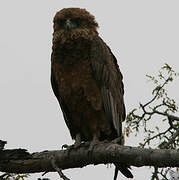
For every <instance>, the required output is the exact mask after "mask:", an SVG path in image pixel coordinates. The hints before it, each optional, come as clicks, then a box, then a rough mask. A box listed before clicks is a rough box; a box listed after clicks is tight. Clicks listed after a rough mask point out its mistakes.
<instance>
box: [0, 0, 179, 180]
mask: <svg viewBox="0 0 179 180" xmlns="http://www.w3.org/2000/svg"><path fill="white" fill-rule="evenodd" d="M64 7H81V8H86V9H87V10H88V11H89V12H91V14H93V15H94V16H95V17H96V20H97V22H98V24H99V34H100V36H101V37H102V38H103V40H104V41H105V42H106V43H107V44H108V45H109V46H110V48H111V50H112V52H113V53H114V55H115V56H116V58H117V59H118V63H119V66H120V69H121V71H122V73H123V76H124V85H125V104H126V109H127V112H129V111H130V110H131V109H132V108H133V107H136V106H137V105H138V103H139V101H140V102H141V101H142V100H143V99H145V100H147V99H148V97H150V96H151V95H150V92H151V89H150V84H149V83H147V79H146V77H145V75H146V74H153V73H156V72H157V71H158V70H159V69H160V67H161V66H163V64H164V63H165V62H166V63H168V64H170V65H171V66H173V67H174V68H175V70H176V71H178V72H179V50H178V47H179V25H178V24H179V10H178V9H179V1H178V0H150V1H149V0H148V1H147V0H135V1H134V0H128V1H124V0H111V1H100V0H99V1H96V0H58V1H57V0H52V1H50V0H46V1H42V0H39V1H36V0H31V1H25V0H16V1H10V0H6V1H5V0H4V1H3V0H2V1H1V3H0V22H1V23H0V109H1V113H0V119H1V126H0V139H2V140H6V141H8V144H7V146H6V148H25V149H28V150H29V151H30V152H37V151H43V150H56V149H60V148H61V145H63V144H72V143H73V141H72V140H71V137H70V134H69V131H68V129H67V127H66V125H65V123H64V120H63V117H62V113H61V110H60V108H59V105H58V102H57V100H56V98H55V96H54V94H53V92H52V89H51V85H50V55H51V46H52V32H53V28H52V27H53V17H54V15H55V13H56V12H57V11H58V10H60V9H62V8H64ZM178 84H179V80H177V81H175V83H174V84H173V85H172V87H171V88H170V94H172V95H173V97H175V98H176V101H177V102H179V94H178ZM126 145H130V146H138V141H137V138H136V137H131V138H129V139H128V140H127V143H126ZM132 172H133V174H134V177H135V178H134V179H136V180H143V179H144V177H145V179H150V172H149V171H148V170H147V168H133V170H132ZM64 173H65V174H66V175H67V176H68V177H69V178H70V179H71V180H77V179H78V180H82V179H85V180H91V179H97V178H98V179H103V180H109V179H112V177H113V174H114V167H113V166H112V168H106V166H104V165H100V166H88V167H85V168H82V169H72V170H65V171H64ZM35 177H36V178H35ZM37 177H41V174H38V176H34V175H32V176H31V177H30V178H29V179H37ZM45 177H49V178H50V177H52V178H51V179H52V180H57V179H58V178H59V177H58V175H57V173H49V174H47V175H46V176H45ZM118 179H121V180H126V178H125V177H123V176H122V175H121V176H120V175H119V178H118Z"/></svg>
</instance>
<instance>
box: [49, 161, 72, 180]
mask: <svg viewBox="0 0 179 180" xmlns="http://www.w3.org/2000/svg"><path fill="white" fill-rule="evenodd" d="M51 164H52V167H53V168H54V169H55V170H56V171H57V172H58V174H59V176H60V177H61V178H62V179H63V180H70V179H69V178H67V177H66V176H65V175H64V174H63V173H62V169H61V168H59V167H58V166H57V165H56V164H55V159H54V158H52V159H51Z"/></svg>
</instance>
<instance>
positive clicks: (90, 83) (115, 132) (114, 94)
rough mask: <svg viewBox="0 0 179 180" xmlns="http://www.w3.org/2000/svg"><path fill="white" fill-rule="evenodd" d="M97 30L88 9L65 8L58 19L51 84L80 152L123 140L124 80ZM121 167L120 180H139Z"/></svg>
mask: <svg viewBox="0 0 179 180" xmlns="http://www.w3.org/2000/svg"><path fill="white" fill-rule="evenodd" d="M97 28H98V24H97V22H96V21H95V18H94V16H93V15H91V14H90V13H89V12H87V11H86V10H85V9H80V8H64V9H62V10H61V11H59V12H57V13H56V15H55V17H54V33H53V46H52V56H51V84H52V88H53V91H54V94H55V96H56V97H57V99H58V101H59V104H60V107H61V109H62V111H63V116H64V119H65V122H66V125H67V126H68V128H69V131H70V134H71V137H72V139H74V140H75V143H74V146H75V147H78V146H79V145H80V143H81V142H82V141H83V142H86V141H90V142H91V145H90V147H92V146H93V145H94V144H96V143H97V142H98V141H103V140H110V141H111V140H114V139H116V138H119V139H122V121H124V120H125V116H126V113H125V106H124V98H123V95H124V87H123V82H122V78H123V77H122V74H121V72H120V70H119V66H118V64H117V60H116V58H115V56H114V55H113V54H112V52H111V50H110V48H109V47H108V46H107V45H106V44H105V42H104V41H103V40H102V39H101V38H100V37H99V35H98V32H97ZM119 143H120V144H121V143H122V142H121V140H120V142H119ZM115 165H116V169H115V177H114V179H116V178H117V173H118V170H120V171H121V172H122V173H123V174H124V175H125V176H126V177H128V178H132V177H133V175H132V174H131V172H130V171H129V170H128V168H127V167H126V165H121V164H118V163H117V164H115Z"/></svg>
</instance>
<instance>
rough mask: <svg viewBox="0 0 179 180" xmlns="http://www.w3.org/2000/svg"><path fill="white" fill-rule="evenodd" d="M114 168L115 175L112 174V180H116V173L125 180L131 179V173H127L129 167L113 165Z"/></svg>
mask: <svg viewBox="0 0 179 180" xmlns="http://www.w3.org/2000/svg"><path fill="white" fill-rule="evenodd" d="M114 165H115V166H116V167H115V173H114V180H116V179H117V175H118V171H120V172H121V173H122V174H123V175H124V176H125V177H127V178H133V175H132V173H131V172H130V171H129V169H130V167H127V166H125V165H121V164H117V163H114Z"/></svg>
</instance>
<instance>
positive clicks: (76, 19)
mask: <svg viewBox="0 0 179 180" xmlns="http://www.w3.org/2000/svg"><path fill="white" fill-rule="evenodd" d="M72 21H73V22H74V23H75V24H77V25H80V22H81V19H80V18H74V19H72Z"/></svg>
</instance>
